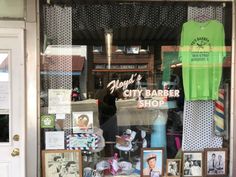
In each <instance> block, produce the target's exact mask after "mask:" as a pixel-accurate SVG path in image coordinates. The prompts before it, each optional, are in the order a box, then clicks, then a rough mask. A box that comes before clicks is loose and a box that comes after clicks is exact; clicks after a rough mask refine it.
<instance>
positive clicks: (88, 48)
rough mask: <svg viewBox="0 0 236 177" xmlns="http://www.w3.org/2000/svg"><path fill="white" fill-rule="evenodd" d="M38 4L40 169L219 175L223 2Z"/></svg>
mask: <svg viewBox="0 0 236 177" xmlns="http://www.w3.org/2000/svg"><path fill="white" fill-rule="evenodd" d="M41 7H42V8H41V16H42V21H41V27H42V29H43V30H42V33H44V34H42V36H44V38H43V39H44V40H43V42H42V55H41V67H40V68H41V69H40V73H41V74H40V81H41V94H40V95H41V98H40V99H41V124H40V130H41V143H40V147H41V150H42V151H43V155H42V159H41V160H42V161H43V164H42V174H47V175H49V174H57V175H59V176H61V177H69V176H73V175H74V176H79V174H83V176H85V177H92V176H102V175H104V176H110V175H116V176H122V175H127V176H140V175H141V176H152V177H159V176H165V175H167V176H180V175H183V176H204V175H209V176H210V175H227V169H228V167H229V166H228V161H227V159H228V154H227V152H228V151H229V149H228V147H229V143H230V142H229V126H230V125H229V122H230V116H229V107H230V104H229V103H230V101H229V100H230V84H231V78H230V77H231V76H230V75H231V70H230V67H231V46H230V45H231V36H232V34H231V30H230V29H231V24H232V19H231V18H228V17H231V16H232V12H231V3H206V2H204V3H200V5H199V4H198V5H196V4H194V3H187V2H186V3H179V2H165V3H160V2H155V3H154V2H146V3H128V2H127V3H115V2H114V3H111V4H106V3H104V4H97V3H95V2H87V3H86V2H84V3H81V4H78V6H73V3H72V4H70V3H69V2H68V4H67V5H66V6H61V5H60V3H59V2H58V3H56V2H55V4H54V6H50V5H48V4H45V3H41ZM53 12H57V13H53ZM226 17H227V18H226ZM107 30H109V31H112V33H111V34H110V35H111V36H112V37H111V39H112V41H109V40H108V41H107V40H105V32H106V31H107ZM49 39H50V43H49V42H48V40H49ZM43 44H44V46H43ZM96 46H97V47H96ZM100 46H102V47H100ZM117 46H118V47H117ZM123 46H125V48H124V47H123ZM43 48H45V49H46V50H45V51H44V50H43ZM101 49H106V50H102V52H101ZM108 49H111V50H108ZM117 50H122V52H117ZM109 52H111V53H109ZM108 66H110V67H108ZM50 150H53V151H50ZM52 152H53V153H52ZM75 152H76V153H77V152H79V160H78V158H77V156H78V155H76V157H75V155H74V153H75ZM203 152H204V153H203ZM47 153H52V154H51V155H50V157H51V158H50V159H48V158H45V157H46V155H45V154H47ZM65 153H69V154H67V156H66V158H65V157H64V156H65ZM80 161H81V163H80ZM216 162H217V163H216ZM73 164H74V165H73ZM181 164H182V165H181ZM71 165H72V166H73V167H71ZM50 167H52V168H51V169H52V170H50ZM70 168H71V169H70ZM53 169H54V172H53ZM55 169H56V170H55ZM49 176H50V175H49Z"/></svg>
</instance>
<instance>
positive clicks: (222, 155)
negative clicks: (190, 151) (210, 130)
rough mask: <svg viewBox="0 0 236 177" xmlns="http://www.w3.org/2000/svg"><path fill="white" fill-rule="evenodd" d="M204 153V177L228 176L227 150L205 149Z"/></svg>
mask: <svg viewBox="0 0 236 177" xmlns="http://www.w3.org/2000/svg"><path fill="white" fill-rule="evenodd" d="M204 151H205V158H204V159H205V164H206V165H205V176H206V177H212V176H214V177H216V176H219V177H223V176H228V166H227V164H228V149H227V148H206V149H204Z"/></svg>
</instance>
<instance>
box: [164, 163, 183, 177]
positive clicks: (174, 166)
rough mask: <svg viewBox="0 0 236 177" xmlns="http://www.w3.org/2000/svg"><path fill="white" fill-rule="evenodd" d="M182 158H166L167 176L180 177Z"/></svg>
mask: <svg viewBox="0 0 236 177" xmlns="http://www.w3.org/2000/svg"><path fill="white" fill-rule="evenodd" d="M180 175H181V159H166V177H169V176H172V177H180Z"/></svg>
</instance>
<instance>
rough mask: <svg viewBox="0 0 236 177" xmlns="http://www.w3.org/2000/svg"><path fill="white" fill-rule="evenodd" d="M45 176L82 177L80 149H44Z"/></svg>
mask: <svg viewBox="0 0 236 177" xmlns="http://www.w3.org/2000/svg"><path fill="white" fill-rule="evenodd" d="M42 159H43V167H42V168H43V177H80V176H81V174H82V158H81V151H80V150H46V151H42Z"/></svg>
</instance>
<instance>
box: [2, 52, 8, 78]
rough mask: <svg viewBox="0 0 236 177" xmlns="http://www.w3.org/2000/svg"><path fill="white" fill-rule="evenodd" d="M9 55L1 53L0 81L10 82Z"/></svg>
mask: <svg viewBox="0 0 236 177" xmlns="http://www.w3.org/2000/svg"><path fill="white" fill-rule="evenodd" d="M7 58H8V54H7V53H0V81H1V82H4V81H8V79H9V78H8V59H7Z"/></svg>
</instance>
